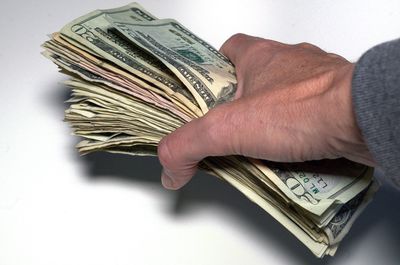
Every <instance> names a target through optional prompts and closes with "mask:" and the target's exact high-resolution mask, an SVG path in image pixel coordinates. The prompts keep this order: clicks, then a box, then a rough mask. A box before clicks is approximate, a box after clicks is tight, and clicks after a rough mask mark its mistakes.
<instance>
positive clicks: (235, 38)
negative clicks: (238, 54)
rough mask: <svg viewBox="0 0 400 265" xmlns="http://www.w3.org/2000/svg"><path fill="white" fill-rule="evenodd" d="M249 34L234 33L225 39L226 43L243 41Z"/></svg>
mask: <svg viewBox="0 0 400 265" xmlns="http://www.w3.org/2000/svg"><path fill="white" fill-rule="evenodd" d="M248 37H249V36H248V35H246V34H244V33H236V34H233V35H232V36H231V37H230V38H229V39H228V40H227V42H228V43H232V42H233V43H235V42H241V41H244V40H246V39H247V38H248Z"/></svg>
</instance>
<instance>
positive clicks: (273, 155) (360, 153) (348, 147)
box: [158, 34, 374, 189]
mask: <svg viewBox="0 0 400 265" xmlns="http://www.w3.org/2000/svg"><path fill="white" fill-rule="evenodd" d="M220 51H221V52H222V53H223V54H225V55H226V56H227V57H228V58H229V59H230V60H231V61H232V63H233V64H234V65H235V67H236V75H237V80H238V87H237V92H236V97H235V100H233V101H232V102H229V103H226V104H223V105H220V106H217V107H216V108H214V109H212V110H210V111H209V112H208V113H207V114H206V115H204V116H203V117H201V118H199V119H196V120H193V121H191V122H190V123H188V124H185V125H184V126H182V127H181V128H179V129H177V130H176V131H174V132H173V133H171V134H170V135H168V136H166V137H165V138H163V139H162V141H161V142H160V144H159V147H158V155H159V159H160V162H161V164H162V165H163V167H164V169H163V173H162V183H163V185H164V186H165V187H166V188H169V189H179V188H180V187H182V186H183V185H185V184H186V183H187V182H188V181H189V180H190V179H191V177H192V176H193V175H194V174H195V173H196V170H197V164H198V162H199V161H200V160H202V159H203V158H205V157H208V156H225V155H244V156H247V157H253V158H260V159H266V160H272V161H279V162H299V161H306V160H317V159H323V158H338V157H346V158H348V159H350V160H353V161H356V162H360V163H364V164H368V165H373V164H374V161H373V158H372V157H371V155H370V153H369V151H368V149H367V146H366V144H365V143H364V141H363V138H362V136H361V133H360V130H359V128H358V126H357V123H356V120H355V114H354V111H353V106H352V100H351V80H352V74H353V69H354V64H352V63H350V62H349V61H347V60H346V59H344V58H342V57H340V56H339V55H336V54H331V53H327V52H325V51H323V50H321V49H320V48H318V47H316V46H314V45H311V44H308V43H300V44H296V45H287V44H283V43H279V42H276V41H272V40H265V39H261V38H257V37H251V36H247V35H244V34H237V35H234V36H232V37H231V38H230V39H228V40H227V41H226V42H225V43H224V45H223V46H222V47H221V50H220Z"/></svg>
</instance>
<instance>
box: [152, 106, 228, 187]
mask: <svg viewBox="0 0 400 265" xmlns="http://www.w3.org/2000/svg"><path fill="white" fill-rule="evenodd" d="M231 103H233V102H231ZM231 103H227V104H224V105H225V106H224V105H221V106H219V107H216V108H214V109H213V110H210V111H209V112H208V113H207V114H206V115H205V116H203V117H202V118H199V119H196V120H193V121H191V122H190V123H187V124H185V125H184V126H182V127H181V128H179V129H177V130H176V131H174V132H172V133H171V134H170V135H168V136H166V137H164V138H163V139H162V140H161V141H160V143H159V145H158V157H159V159H160V163H161V164H162V166H163V172H162V175H161V181H162V184H163V185H164V187H166V188H168V189H179V188H181V187H182V186H184V185H185V184H186V183H187V182H188V181H189V180H190V179H191V178H192V176H193V175H194V174H195V173H196V170H197V164H198V162H199V161H200V160H202V159H203V158H205V157H207V156H222V155H229V154H232V153H233V152H234V150H233V149H234V148H232V145H231V141H230V140H231V139H232V138H231V131H232V130H231V125H230V124H229V122H228V121H227V120H226V116H228V115H230V114H229V113H231V112H232V111H233V110H234V107H232V106H231V105H234V104H231Z"/></svg>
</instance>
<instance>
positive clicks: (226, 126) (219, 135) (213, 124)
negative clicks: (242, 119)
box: [205, 104, 237, 155]
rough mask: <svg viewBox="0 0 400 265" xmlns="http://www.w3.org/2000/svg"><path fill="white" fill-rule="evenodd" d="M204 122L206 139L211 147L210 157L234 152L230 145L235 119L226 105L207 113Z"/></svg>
mask: <svg viewBox="0 0 400 265" xmlns="http://www.w3.org/2000/svg"><path fill="white" fill-rule="evenodd" d="M209 114H210V115H209V117H208V118H207V121H206V128H207V129H206V132H205V134H206V137H207V139H208V142H209V144H210V146H211V154H210V155H221V154H226V153H233V152H235V148H234V146H233V145H232V142H233V141H232V135H233V131H232V130H233V129H234V128H235V126H236V123H237V119H236V118H235V115H234V113H233V112H232V111H231V109H230V107H229V106H228V104H226V105H225V106H224V105H221V106H219V107H218V108H216V109H213V110H211V111H210V113H209Z"/></svg>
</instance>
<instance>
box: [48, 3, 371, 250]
mask: <svg viewBox="0 0 400 265" xmlns="http://www.w3.org/2000/svg"><path fill="white" fill-rule="evenodd" d="M43 47H44V51H43V55H44V56H46V57H47V58H48V59H50V60H51V61H53V62H54V63H55V64H56V65H58V66H59V68H60V69H61V72H63V73H65V74H67V75H69V76H71V78H70V79H69V80H68V81H66V85H67V86H68V87H70V88H71V90H72V93H71V94H72V96H71V99H70V100H69V103H70V107H69V109H67V110H66V112H65V120H66V121H67V122H68V123H69V124H70V125H71V127H72V129H73V132H74V133H75V134H76V135H79V136H81V137H83V138H84V139H83V140H82V141H81V142H80V143H79V144H78V145H77V148H78V150H79V151H80V152H81V153H83V154H87V153H90V152H93V151H107V152H112V153H122V154H129V155H157V144H158V143H159V141H160V140H161V138H162V137H164V136H165V135H167V134H168V133H170V132H172V131H174V130H175V129H177V128H178V127H180V126H182V125H183V124H185V123H187V122H189V121H191V120H192V119H195V118H198V117H201V116H202V115H204V114H206V113H207V111H208V110H210V109H211V108H213V107H215V106H216V105H218V104H223V103H224V102H227V101H229V100H232V98H233V97H234V94H235V90H236V83H237V81H236V76H235V68H234V66H233V65H232V63H231V62H230V61H229V60H228V59H227V58H226V57H225V56H224V55H222V54H221V53H219V52H218V50H216V49H215V48H213V47H212V46H211V45H209V44H208V43H207V42H205V41H204V40H202V39H201V38H199V37H198V36H196V35H195V34H194V33H192V32H191V31H190V30H188V29H187V28H185V27H184V26H182V25H181V24H180V23H178V22H177V21H175V20H172V19H157V18H156V17H155V16H154V15H152V14H150V13H149V12H147V11H146V10H145V9H143V8H142V7H141V6H140V5H138V4H136V3H133V4H130V5H127V6H123V7H120V8H115V9H110V10H97V11H94V12H91V13H89V14H87V15H85V16H82V17H80V18H77V19H75V20H74V21H72V22H71V23H69V24H68V25H66V26H65V27H63V28H62V29H61V31H60V32H56V33H54V34H52V35H51V36H50V40H48V41H46V42H45V43H44V44H43ZM200 133H202V132H201V131H199V134H200ZM193 141H196V139H193ZM200 167H201V168H202V169H204V170H206V171H207V172H209V173H210V174H213V175H215V176H218V177H219V178H221V179H223V180H225V181H227V182H228V183H230V184H231V185H233V186H234V187H236V188H237V189H238V190H239V191H241V192H242V193H243V194H245V195H246V196H247V197H248V198H249V199H250V200H252V201H253V202H255V203H256V204H257V205H259V206H260V207H262V208H263V209H264V210H265V211H266V212H268V213H269V214H270V215H271V216H273V217H274V218H275V219H277V220H278V221H279V222H280V223H281V224H282V225H283V226H284V227H285V228H286V229H288V230H289V231H290V232H291V233H292V234H293V235H294V236H296V237H297V238H298V239H299V240H300V241H301V242H302V243H304V244H305V245H306V246H307V247H308V248H309V249H310V250H311V251H312V252H313V253H314V254H315V255H316V256H318V257H323V256H324V255H333V254H334V253H335V251H336V249H337V247H338V244H339V243H340V241H341V240H342V239H343V238H344V236H345V235H346V234H347V233H348V231H349V229H350V227H351V225H352V224H353V222H354V220H355V219H356V218H357V216H358V215H359V214H360V212H361V211H362V209H363V208H364V207H365V205H366V204H367V203H368V202H369V201H370V199H371V198H372V195H373V194H374V193H375V191H376V189H377V184H376V182H375V181H374V180H373V178H372V169H371V168H368V167H365V166H363V165H359V164H356V163H353V162H350V161H347V160H344V159H339V160H324V161H319V162H315V161H314V162H308V163H292V164H284V163H273V162H268V161H261V160H254V159H250V158H245V157H241V156H229V157H210V158H207V159H205V160H204V161H202V162H201V164H200Z"/></svg>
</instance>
